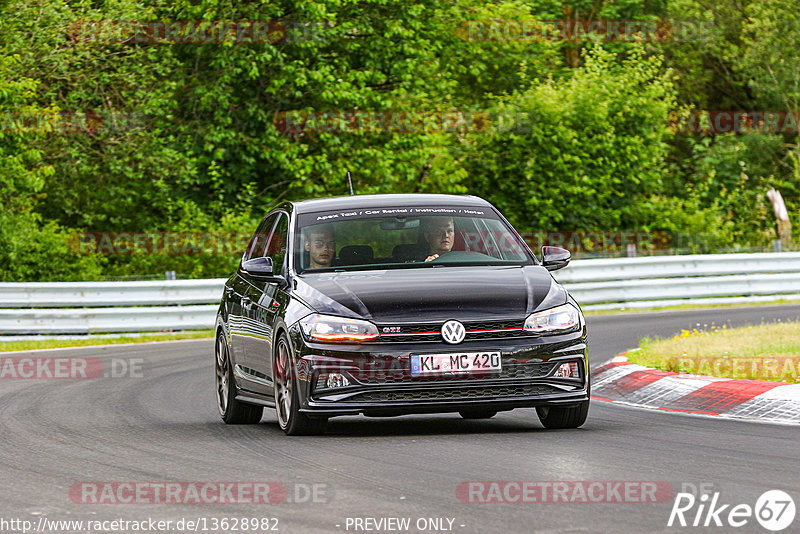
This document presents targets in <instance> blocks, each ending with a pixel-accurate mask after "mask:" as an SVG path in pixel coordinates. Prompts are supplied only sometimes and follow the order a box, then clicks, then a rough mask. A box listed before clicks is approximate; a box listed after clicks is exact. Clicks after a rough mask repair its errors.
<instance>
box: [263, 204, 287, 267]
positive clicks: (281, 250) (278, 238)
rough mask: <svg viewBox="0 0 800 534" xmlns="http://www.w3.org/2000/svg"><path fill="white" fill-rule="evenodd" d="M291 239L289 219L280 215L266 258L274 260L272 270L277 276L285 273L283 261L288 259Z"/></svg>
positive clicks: (283, 214)
mask: <svg viewBox="0 0 800 534" xmlns="http://www.w3.org/2000/svg"><path fill="white" fill-rule="evenodd" d="M288 237H289V217H287V216H286V214H285V213H281V214H280V215H279V219H278V223H277V224H276V225H275V228H274V229H273V230H272V235H271V236H270V239H269V244H268V245H267V252H266V254H265V256H269V257H270V258H272V269H273V272H274V273H275V274H282V273H283V259H284V258H285V257H286V244H287V243H288Z"/></svg>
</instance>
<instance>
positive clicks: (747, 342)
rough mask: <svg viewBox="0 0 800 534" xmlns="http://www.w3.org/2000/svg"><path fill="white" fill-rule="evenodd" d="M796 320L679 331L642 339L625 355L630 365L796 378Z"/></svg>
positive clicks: (799, 367)
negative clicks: (666, 337) (668, 337)
mask: <svg viewBox="0 0 800 534" xmlns="http://www.w3.org/2000/svg"><path fill="white" fill-rule="evenodd" d="M798 334H800V323H798V322H787V323H783V322H780V323H771V324H762V325H759V326H746V327H742V328H731V329H729V328H727V327H726V326H725V325H723V326H722V327H717V326H715V325H712V326H711V327H710V328H707V329H703V330H698V329H694V330H691V331H690V330H682V331H681V333H680V334H678V335H676V336H675V337H673V338H672V339H650V338H645V339H643V340H642V341H641V343H640V347H641V350H637V351H634V352H630V353H628V359H629V361H631V362H632V363H637V364H639V365H644V366H647V367H653V368H655V369H661V370H663V371H672V372H676V373H691V374H698V375H710V376H718V377H723V378H744V379H748V380H770V381H775V382H800V335H798Z"/></svg>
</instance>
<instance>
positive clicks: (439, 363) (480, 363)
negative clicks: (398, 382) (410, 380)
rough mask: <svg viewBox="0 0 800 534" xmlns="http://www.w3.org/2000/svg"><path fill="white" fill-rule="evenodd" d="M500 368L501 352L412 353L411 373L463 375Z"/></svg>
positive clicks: (413, 374) (421, 374) (414, 374)
mask: <svg viewBox="0 0 800 534" xmlns="http://www.w3.org/2000/svg"><path fill="white" fill-rule="evenodd" d="M499 370H500V353H499V352H459V353H452V354H412V355H411V375H412V376H425V375H461V374H469V373H490V372H493V371H499Z"/></svg>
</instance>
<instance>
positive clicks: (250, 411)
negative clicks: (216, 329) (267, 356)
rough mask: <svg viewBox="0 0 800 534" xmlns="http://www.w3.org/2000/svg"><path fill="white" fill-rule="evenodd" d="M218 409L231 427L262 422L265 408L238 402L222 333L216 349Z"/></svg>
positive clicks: (228, 355)
mask: <svg viewBox="0 0 800 534" xmlns="http://www.w3.org/2000/svg"><path fill="white" fill-rule="evenodd" d="M215 355H216V358H214V360H215V364H214V368H215V371H216V386H217V409H218V411H219V415H220V417H221V418H222V420H223V421H225V423H227V424H229V425H254V424H256V423H258V422H259V421H261V416H262V415H263V414H264V408H263V407H261V406H256V405H254V404H247V403H244V402H240V401H237V400H236V398H235V397H236V379H235V378H234V377H233V364H232V363H231V358H230V351H229V350H228V342H227V341H226V340H225V336H224V335H223V334H222V332H220V333H219V335H218V336H217V343H216V348H215Z"/></svg>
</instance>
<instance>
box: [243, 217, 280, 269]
mask: <svg viewBox="0 0 800 534" xmlns="http://www.w3.org/2000/svg"><path fill="white" fill-rule="evenodd" d="M278 215H279V214H278V213H273V214H272V215H270V216H268V217H267V218H265V219H264V220H263V221H261V224H259V225H258V229H257V230H256V233H255V234H253V237H252V238H250V244H249V245H247V251H246V252H245V253H244V257H243V258H242V261H247V260H249V259H252V258H260V257H261V256H264V253H265V252H266V250H267V243H268V242H269V236H270V233H271V231H272V227H273V226H274V225H275V220H276V219H277V218H278Z"/></svg>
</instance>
